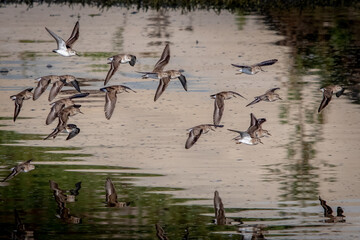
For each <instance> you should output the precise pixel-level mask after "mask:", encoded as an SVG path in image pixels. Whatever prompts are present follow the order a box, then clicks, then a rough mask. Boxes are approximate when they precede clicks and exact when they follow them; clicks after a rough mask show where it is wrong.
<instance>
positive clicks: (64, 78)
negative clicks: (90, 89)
mask: <svg viewBox="0 0 360 240" xmlns="http://www.w3.org/2000/svg"><path fill="white" fill-rule="evenodd" d="M67 84H71V85H72V86H73V87H74V88H75V89H76V91H78V92H81V91H80V87H79V82H78V81H77V80H76V78H75V77H74V76H72V75H61V76H59V80H58V81H55V82H54V83H53V86H52V87H51V90H50V93H49V99H48V100H49V102H51V101H52V100H54V98H55V97H56V96H57V95H58V94H59V92H60V91H61V89H62V88H63V87H64V86H65V85H67Z"/></svg>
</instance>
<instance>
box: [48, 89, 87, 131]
mask: <svg viewBox="0 0 360 240" xmlns="http://www.w3.org/2000/svg"><path fill="white" fill-rule="evenodd" d="M87 96H89V93H79V94H75V95H72V96H70V97H66V98H62V99H59V100H57V101H55V102H53V103H51V104H50V105H51V110H50V112H49V114H48V116H47V118H46V125H49V124H50V123H52V122H53V121H54V120H55V119H56V118H57V117H58V114H59V112H60V111H61V110H62V109H63V108H64V107H69V106H71V105H74V104H75V103H74V101H73V99H76V98H83V97H87Z"/></svg>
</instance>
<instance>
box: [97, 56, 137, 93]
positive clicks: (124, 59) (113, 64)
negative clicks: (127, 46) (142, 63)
mask: <svg viewBox="0 0 360 240" xmlns="http://www.w3.org/2000/svg"><path fill="white" fill-rule="evenodd" d="M108 60H109V61H110V62H108V64H110V69H109V72H108V73H107V75H106V78H105V81H104V86H105V85H106V84H107V83H108V82H109V81H110V78H111V77H112V76H113V75H114V74H115V72H116V71H117V70H118V68H119V65H120V64H121V63H123V64H125V63H129V64H130V66H132V67H133V66H134V65H135V63H136V56H134V55H131V54H118V55H115V56H112V57H110V58H108Z"/></svg>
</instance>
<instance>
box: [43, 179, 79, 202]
mask: <svg viewBox="0 0 360 240" xmlns="http://www.w3.org/2000/svg"><path fill="white" fill-rule="evenodd" d="M49 183H50V189H51V190H53V191H54V196H55V195H56V196H55V197H57V198H59V199H58V200H60V201H62V202H75V200H76V199H75V197H76V196H77V195H79V194H80V193H79V191H80V189H81V182H77V183H75V189H70V190H62V189H60V188H59V185H58V184H57V183H56V182H54V181H52V180H49Z"/></svg>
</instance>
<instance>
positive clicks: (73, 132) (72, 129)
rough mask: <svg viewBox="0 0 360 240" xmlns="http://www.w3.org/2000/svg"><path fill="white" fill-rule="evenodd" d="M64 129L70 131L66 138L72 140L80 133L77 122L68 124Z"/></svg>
mask: <svg viewBox="0 0 360 240" xmlns="http://www.w3.org/2000/svg"><path fill="white" fill-rule="evenodd" d="M64 131H65V132H66V133H69V135H68V137H67V138H66V140H70V139H72V138H73V137H75V136H76V135H78V134H79V133H80V128H78V127H77V126H76V125H75V124H67V125H66V127H65V130H64Z"/></svg>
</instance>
